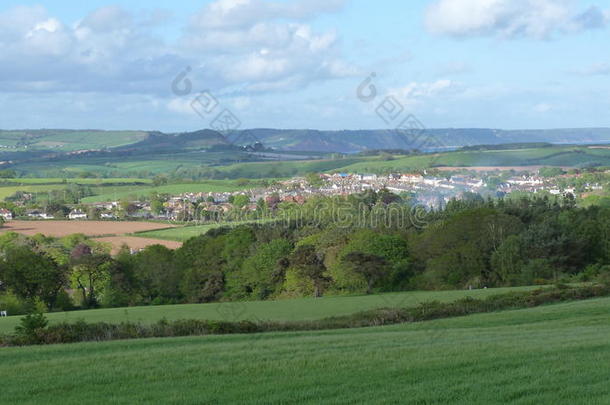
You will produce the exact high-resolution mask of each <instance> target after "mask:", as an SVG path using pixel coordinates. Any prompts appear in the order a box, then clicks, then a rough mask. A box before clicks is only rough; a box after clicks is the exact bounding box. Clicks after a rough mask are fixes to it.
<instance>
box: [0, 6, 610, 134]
mask: <svg viewBox="0 0 610 405" xmlns="http://www.w3.org/2000/svg"><path fill="white" fill-rule="evenodd" d="M609 24H610V1H602V0H586V1H585V0H583V1H579V0H433V1H421V0H411V1H408V2H407V1H404V0H402V1H399V0H384V1H381V2H373V1H370V0H273V1H272V0H215V1H180V2H177V1H168V0H150V1H135V0H133V1H121V2H114V3H109V2H107V1H104V0H92V1H87V2H74V1H63V0H54V1H39V2H32V3H27V2H23V1H13V0H4V1H3V2H2V3H0V105H1V106H2V109H1V110H0V128H100V129H147V130H153V129H159V130H163V131H183V130H194V129H200V128H205V127H209V126H210V124H211V122H212V121H213V119H214V118H215V116H216V115H217V113H219V112H221V111H224V110H227V111H231V113H232V114H234V116H235V117H236V118H237V119H238V120H239V121H240V122H241V127H242V128H254V127H274V128H317V129H359V128H389V127H390V126H391V124H387V123H386V122H384V121H383V120H382V119H381V118H380V117H379V116H378V115H377V114H376V113H375V109H376V108H377V107H378V106H379V104H380V103H381V102H383V100H384V99H385V97H388V96H391V97H393V100H396V101H397V102H398V103H400V105H401V106H402V107H403V108H404V110H405V112H408V113H412V114H414V115H415V116H417V117H418V118H419V120H420V121H421V122H422V123H424V125H426V126H427V127H434V128H439V127H493V128H506V129H512V128H558V127H595V126H610V80H609V79H610V52H609V51H610V41H609V39H610V37H609V34H610V27H609ZM187 67H189V68H190V71H189V72H188V75H186V77H185V78H186V80H188V81H189V82H190V84H191V87H192V89H191V91H190V92H180V93H175V92H174V91H172V82H174V80H175V78H176V77H177V76H178V75H179V74H180V72H184V71H185V69H186V68H187ZM372 72H374V73H375V74H376V76H375V79H374V82H373V85H374V86H375V88H376V90H377V92H378V96H377V98H376V99H374V100H373V101H370V102H363V101H361V100H360V99H359V98H358V97H357V91H356V90H357V88H358V87H359V86H360V84H361V83H362V82H363V80H365V79H366V78H367V77H368V76H369V74H370V73H372ZM177 83H178V84H179V86H178V87H179V88H183V85H184V81H178V82H177ZM204 90H205V91H207V93H206V94H209V95H211V97H213V100H215V101H214V106H215V109H213V111H211V112H209V113H208V112H205V113H203V114H202V113H201V110H200V114H197V113H196V112H195V111H194V110H193V108H192V103H193V100H194V99H195V98H196V97H197V96H198V95H199V94H200V92H202V91H204ZM207 99H208V100H209V98H207Z"/></svg>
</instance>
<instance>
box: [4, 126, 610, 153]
mask: <svg viewBox="0 0 610 405" xmlns="http://www.w3.org/2000/svg"><path fill="white" fill-rule="evenodd" d="M259 141H260V142H261V143H262V144H264V145H265V146H266V147H270V148H274V149H277V150H285V151H310V152H343V153H353V152H359V151H363V150H371V149H422V150H447V149H457V148H460V147H462V146H469V145H499V144H505V143H520V142H548V143H555V144H568V143H571V144H590V143H605V142H610V128H586V129H578V128H577V129H548V130H512V131H510V130H500V129H486V128H445V129H423V130H422V131H421V132H417V133H415V132H413V133H411V132H402V133H401V132H398V131H395V130H391V129H384V130H344V131H320V130H313V129H271V128H264V129H246V130H239V131H234V132H232V133H231V134H229V135H227V136H223V135H222V134H220V133H219V132H217V131H213V130H209V129H203V130H198V131H193V132H183V133H175V134H168V133H162V132H159V131H148V132H146V131H98V130H56V129H49V130H47V129H44V130H12V131H2V130H0V153H3V154H6V153H10V152H25V151H27V152H30V153H31V152H32V151H54V152H72V151H81V150H90V149H116V150H138V151H140V152H142V153H144V152H154V151H157V150H162V149H166V150H167V149H170V150H174V151H175V150H194V149H206V148H210V147H212V146H215V145H225V146H226V145H228V144H236V145H239V146H246V145H252V144H254V143H256V142H259Z"/></svg>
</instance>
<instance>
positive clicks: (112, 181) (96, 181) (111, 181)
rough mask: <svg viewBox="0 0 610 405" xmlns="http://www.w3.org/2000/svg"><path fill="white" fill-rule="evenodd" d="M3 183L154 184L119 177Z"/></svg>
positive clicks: (146, 180) (148, 180) (41, 179)
mask: <svg viewBox="0 0 610 405" xmlns="http://www.w3.org/2000/svg"><path fill="white" fill-rule="evenodd" d="M2 181H3V182H7V183H16V184H28V185H29V184H58V183H64V182H65V183H70V184H83V185H98V184H99V185H104V184H134V183H146V184H150V183H152V180H151V179H136V178H131V177H126V178H125V177H119V178H106V179H80V178H67V179H62V178H59V177H56V178H49V177H39V178H38V177H32V178H16V179H2Z"/></svg>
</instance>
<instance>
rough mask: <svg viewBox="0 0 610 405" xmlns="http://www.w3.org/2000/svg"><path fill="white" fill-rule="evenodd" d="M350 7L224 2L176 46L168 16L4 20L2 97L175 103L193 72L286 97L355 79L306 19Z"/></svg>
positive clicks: (26, 11) (15, 12)
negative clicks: (163, 33)
mask: <svg viewBox="0 0 610 405" xmlns="http://www.w3.org/2000/svg"><path fill="white" fill-rule="evenodd" d="M343 3H344V0H326V1H321V0H313V1H312V0H307V1H306V0H297V1H291V2H284V1H263V0H217V1H214V2H212V3H210V4H209V5H208V6H206V7H205V8H204V9H203V10H202V11H201V12H199V13H198V14H197V16H196V17H194V18H193V19H192V21H191V22H190V23H189V24H188V25H187V26H186V27H185V29H184V35H183V37H181V38H179V39H178V40H177V41H176V42H175V43H167V42H165V41H163V40H161V39H160V38H158V37H156V35H155V34H154V33H155V30H154V29H153V26H154V25H155V24H158V23H160V22H163V21H166V19H167V18H169V15H168V14H167V12H163V11H157V12H152V11H147V12H142V13H140V14H133V13H130V12H128V11H126V10H125V9H123V8H121V7H119V6H107V7H102V8H99V9H97V10H95V11H93V12H92V13H90V14H89V15H87V16H84V17H83V18H82V19H80V20H79V21H76V22H73V23H66V22H62V21H60V20H59V19H57V18H55V17H54V16H52V15H49V13H48V12H47V10H46V9H45V8H44V7H42V6H34V7H15V8H12V9H9V10H8V11H5V12H0V91H40V92H53V91H71V92H106V93H139V94H156V95H163V94H165V95H168V94H169V91H170V90H169V89H170V84H171V82H172V80H173V79H174V77H175V75H176V74H178V72H180V71H182V70H183V69H184V68H185V67H186V66H192V67H193V72H192V74H191V79H192V80H193V82H194V83H195V85H196V86H204V87H210V88H212V89H214V90H215V91H220V90H222V89H226V88H232V87H235V86H237V87H241V88H242V90H244V91H247V90H252V91H280V90H287V89H295V88H299V87H302V86H306V85H308V84H310V83H312V82H316V81H323V80H328V79H333V78H339V77H346V76H349V75H351V74H353V73H354V72H355V69H354V68H352V67H351V66H350V64H349V63H347V62H345V61H344V60H343V59H342V57H341V54H340V50H339V48H338V39H337V36H336V34H335V33H334V32H332V31H327V32H316V31H315V30H313V29H312V28H311V26H309V25H307V24H305V20H308V19H312V18H315V17H316V16H318V15H320V14H322V13H327V12H332V11H335V10H337V9H338V8H340V7H341V6H342V5H343Z"/></svg>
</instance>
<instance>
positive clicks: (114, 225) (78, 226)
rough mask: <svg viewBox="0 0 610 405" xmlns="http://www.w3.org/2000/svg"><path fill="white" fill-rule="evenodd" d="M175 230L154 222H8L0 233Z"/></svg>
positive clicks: (95, 233) (93, 233)
mask: <svg viewBox="0 0 610 405" xmlns="http://www.w3.org/2000/svg"><path fill="white" fill-rule="evenodd" d="M165 228H173V226H172V225H167V224H156V223H152V222H128V221H126V222H121V221H53V220H47V221H44V220H43V221H8V222H6V223H5V224H4V226H3V227H2V228H0V232H11V231H12V232H18V233H22V234H24V235H28V236H32V235H36V234H37V233H42V234H43V235H46V236H55V237H63V236H68V235H72V234H75V233H82V234H85V235H87V236H103V235H122V234H125V233H134V232H144V231H154V230H157V229H165Z"/></svg>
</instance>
